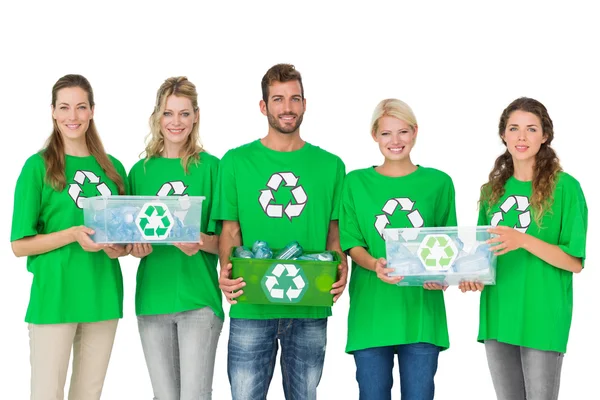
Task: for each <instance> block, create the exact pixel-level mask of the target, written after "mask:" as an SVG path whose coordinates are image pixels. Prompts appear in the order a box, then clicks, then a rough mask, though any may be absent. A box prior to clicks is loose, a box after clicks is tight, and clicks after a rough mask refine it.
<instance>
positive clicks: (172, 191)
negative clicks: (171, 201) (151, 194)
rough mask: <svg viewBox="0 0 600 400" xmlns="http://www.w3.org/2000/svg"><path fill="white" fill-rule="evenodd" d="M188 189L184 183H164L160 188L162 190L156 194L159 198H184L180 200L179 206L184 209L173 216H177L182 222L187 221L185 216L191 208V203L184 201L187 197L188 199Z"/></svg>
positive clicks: (175, 212)
mask: <svg viewBox="0 0 600 400" xmlns="http://www.w3.org/2000/svg"><path fill="white" fill-rule="evenodd" d="M187 188H188V187H187V186H185V183H183V181H171V182H166V183H164V184H163V185H162V186H161V187H160V189H158V192H157V193H156V195H157V196H181V197H182V198H180V199H179V206H180V207H181V208H182V209H181V210H177V211H174V212H173V215H175V216H176V217H177V218H178V219H179V220H180V221H184V220H185V216H186V215H187V210H188V208H190V206H191V203H190V202H189V200H187V201H186V200H185V199H184V198H185V197H188V195H187V193H185V190H186V189H187Z"/></svg>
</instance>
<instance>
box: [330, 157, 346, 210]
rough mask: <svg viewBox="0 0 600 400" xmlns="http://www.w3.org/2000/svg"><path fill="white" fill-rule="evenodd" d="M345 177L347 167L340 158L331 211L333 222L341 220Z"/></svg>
mask: <svg viewBox="0 0 600 400" xmlns="http://www.w3.org/2000/svg"><path fill="white" fill-rule="evenodd" d="M345 177H346V166H345V165H344V162H343V161H342V160H341V159H340V158H338V159H337V167H336V175H335V188H334V190H333V209H332V211H331V220H332V221H336V220H338V219H339V218H340V202H341V200H342V190H343V185H344V178H345Z"/></svg>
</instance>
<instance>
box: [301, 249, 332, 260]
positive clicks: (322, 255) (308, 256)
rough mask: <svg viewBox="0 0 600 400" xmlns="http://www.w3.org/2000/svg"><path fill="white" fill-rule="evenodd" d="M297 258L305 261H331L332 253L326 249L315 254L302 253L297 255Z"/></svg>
mask: <svg viewBox="0 0 600 400" xmlns="http://www.w3.org/2000/svg"><path fill="white" fill-rule="evenodd" d="M298 260H306V261H333V254H331V253H330V252H328V251H324V252H323V253H317V254H304V255H301V256H300V257H298Z"/></svg>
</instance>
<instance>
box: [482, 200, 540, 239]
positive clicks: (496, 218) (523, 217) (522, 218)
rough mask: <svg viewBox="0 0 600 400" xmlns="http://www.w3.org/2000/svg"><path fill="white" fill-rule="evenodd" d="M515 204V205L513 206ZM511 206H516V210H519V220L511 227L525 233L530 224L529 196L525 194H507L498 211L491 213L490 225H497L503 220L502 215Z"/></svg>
mask: <svg viewBox="0 0 600 400" xmlns="http://www.w3.org/2000/svg"><path fill="white" fill-rule="evenodd" d="M515 206H516V207H515ZM513 208H516V211H518V212H519V214H518V218H519V222H518V223H516V224H515V225H514V226H513V228H515V229H516V230H518V231H519V232H522V233H525V232H527V228H529V225H531V213H530V211H529V198H528V197H527V196H518V195H513V196H508V197H507V198H506V200H504V202H503V203H502V205H501V206H500V211H497V212H495V213H494V215H492V220H491V225H492V226H498V224H499V223H500V221H503V220H504V217H505V216H506V215H507V214H508V212H509V211H511V210H512V209H513Z"/></svg>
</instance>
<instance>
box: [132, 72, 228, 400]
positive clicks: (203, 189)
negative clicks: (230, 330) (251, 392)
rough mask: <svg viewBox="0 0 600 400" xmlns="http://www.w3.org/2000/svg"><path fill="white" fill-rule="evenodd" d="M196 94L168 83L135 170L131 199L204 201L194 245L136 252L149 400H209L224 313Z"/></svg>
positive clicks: (209, 164)
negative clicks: (158, 197) (159, 197)
mask: <svg viewBox="0 0 600 400" xmlns="http://www.w3.org/2000/svg"><path fill="white" fill-rule="evenodd" d="M199 119H200V109H199V108H198V94H197V93H196V87H195V86H194V84H192V82H190V81H189V80H187V78H186V77H173V78H169V79H167V80H166V81H165V82H164V83H163V84H162V85H161V87H160V88H159V89H158V93H157V96H156V105H155V108H154V112H153V113H152V115H151V116H150V130H151V133H150V140H149V143H148V146H147V147H146V157H145V159H143V160H140V161H139V162H138V163H137V164H135V165H134V166H133V168H132V169H131V171H130V173H129V183H130V188H131V191H132V193H133V194H135V195H163V196H164V195H172V196H188V195H189V196H205V197H206V199H205V200H204V201H203V203H202V222H201V229H202V232H201V234H200V235H201V239H200V242H199V243H194V244H190V243H185V244H183V243H181V244H175V246H154V247H152V246H151V245H149V244H136V245H134V247H133V250H132V254H133V255H134V256H137V257H140V258H141V260H140V265H139V268H138V273H137V288H136V298H135V307H136V314H137V315H138V326H139V331H140V337H141V340H142V347H143V349H144V355H145V357H146V364H147V366H148V372H149V373H150V380H151V381H152V388H153V390H154V396H155V398H156V399H160V400H179V399H181V400H184V399H194V400H197V399H210V398H211V393H212V379H213V370H214V362H215V354H216V350H217V342H218V340H219V335H220V333H221V329H222V326H223V319H224V313H223V308H222V305H221V292H220V290H219V287H218V282H217V269H216V268H217V255H216V254H217V252H218V244H219V237H218V236H217V235H214V233H216V232H215V231H216V228H217V227H216V226H215V225H216V224H215V222H214V221H213V219H212V218H211V215H212V196H213V192H214V190H215V185H216V180H217V173H218V167H219V160H218V159H217V158H216V157H215V156H213V155H211V154H209V153H207V152H206V151H205V150H204V149H203V148H202V146H201V145H200V144H199V130H198V125H199Z"/></svg>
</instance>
